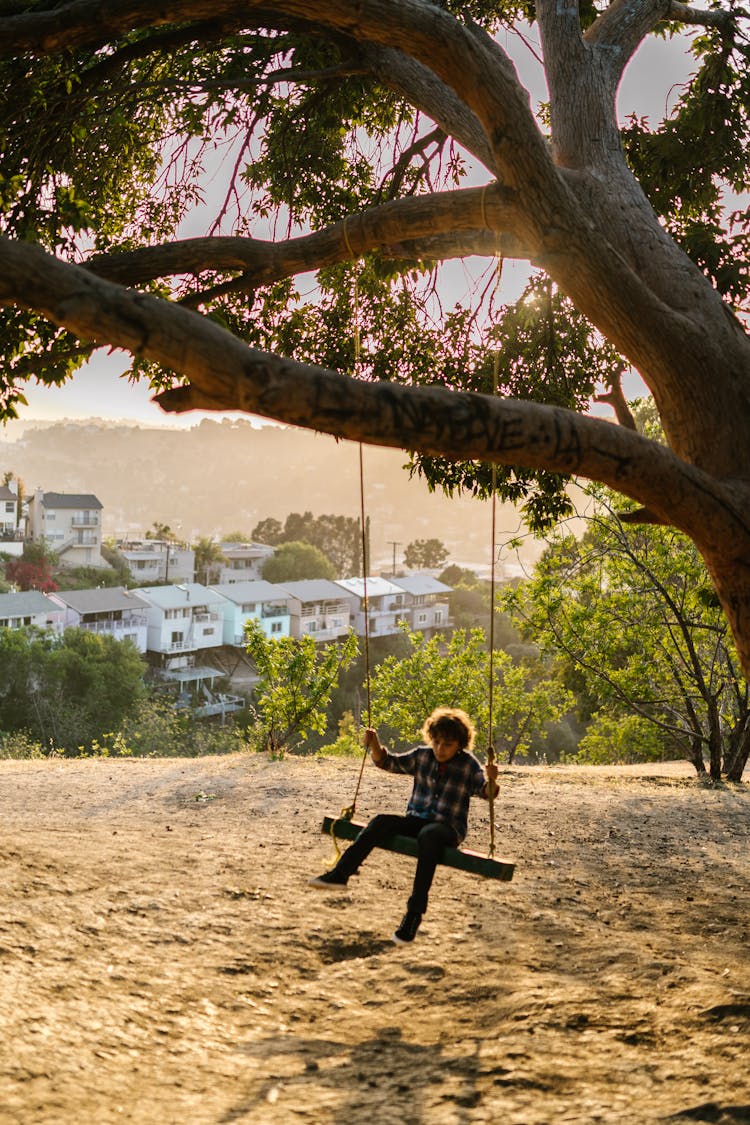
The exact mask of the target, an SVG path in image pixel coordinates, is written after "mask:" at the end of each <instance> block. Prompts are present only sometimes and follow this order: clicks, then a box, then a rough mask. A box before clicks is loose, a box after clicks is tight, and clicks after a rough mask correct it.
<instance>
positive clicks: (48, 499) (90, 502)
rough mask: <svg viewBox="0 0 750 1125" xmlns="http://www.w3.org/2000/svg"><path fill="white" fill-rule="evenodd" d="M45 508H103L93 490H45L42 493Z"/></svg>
mask: <svg viewBox="0 0 750 1125" xmlns="http://www.w3.org/2000/svg"><path fill="white" fill-rule="evenodd" d="M42 503H43V504H44V506H45V508H103V507H104V505H103V504H102V502H101V500H97V498H96V496H94V494H93V492H45V493H43V494H42Z"/></svg>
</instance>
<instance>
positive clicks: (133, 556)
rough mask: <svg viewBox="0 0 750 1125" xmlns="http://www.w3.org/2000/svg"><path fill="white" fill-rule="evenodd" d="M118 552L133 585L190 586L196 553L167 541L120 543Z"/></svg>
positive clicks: (141, 540)
mask: <svg viewBox="0 0 750 1125" xmlns="http://www.w3.org/2000/svg"><path fill="white" fill-rule="evenodd" d="M117 550H118V551H119V552H120V554H121V555H122V557H123V558H124V559H125V561H126V562H127V564H128V568H129V570H130V573H131V574H132V575H133V578H134V579H135V580H136V582H142V583H143V584H144V585H151V583H153V582H193V581H194V580H195V551H194V550H193V549H192V547H187V546H185V545H184V544H182V543H173V542H172V541H171V540H168V539H120V540H118V542H117Z"/></svg>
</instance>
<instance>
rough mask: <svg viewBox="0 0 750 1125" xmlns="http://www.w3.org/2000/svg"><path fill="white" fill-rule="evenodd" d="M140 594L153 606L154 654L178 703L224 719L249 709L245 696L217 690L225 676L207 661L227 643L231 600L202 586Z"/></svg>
mask: <svg viewBox="0 0 750 1125" xmlns="http://www.w3.org/2000/svg"><path fill="white" fill-rule="evenodd" d="M136 593H137V594H139V595H140V596H141V597H142V598H143V600H144V601H145V602H146V603H147V618H148V642H147V644H148V652H149V654H150V655H151V657H152V659H154V660H155V661H156V662H157V663H158V666H159V667H160V669H161V673H162V675H163V677H164V679H165V680H169V681H172V682H173V683H174V684H175V685H176V687H177V689H178V697H177V702H178V704H183V705H185V706H188V705H190V706H193V707H197V709H196V711H195V713H196V714H197V715H198V716H200V717H204V718H205V717H208V716H210V715H220V716H221V717H222V721H223V719H224V717H225V716H226V715H228V714H231V713H232V712H234V711H239V710H240V709H241V708H242V707H244V705H245V701H244V699H242V698H241V697H240V696H237V695H227V694H225V693H220V692H216V691H215V690H214V681H215V680H216V679H220V678H224V676H225V673H224V672H222V670H221V669H220V668H215V667H214V666H213V665H211V664H205V663H203V661H204V660H205V659H206V650H209V653H210V650H211V649H219V648H220V647H221V646H222V644H223V632H224V605H225V602H226V599H225V598H223V597H222V595H221V594H217V593H216V592H215V591H213V590H209V589H208V587H206V586H201V585H200V584H199V583H198V582H184V583H179V584H178V585H176V586H147V587H139V588H138V589H137V590H136ZM198 654H200V660H199V659H197V656H198ZM209 658H210V657H209Z"/></svg>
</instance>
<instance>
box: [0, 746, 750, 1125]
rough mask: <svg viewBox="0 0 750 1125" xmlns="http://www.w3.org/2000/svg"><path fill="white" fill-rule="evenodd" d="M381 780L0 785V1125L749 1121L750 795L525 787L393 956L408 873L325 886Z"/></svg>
mask: <svg viewBox="0 0 750 1125" xmlns="http://www.w3.org/2000/svg"><path fill="white" fill-rule="evenodd" d="M358 768H359V763H357V762H351V761H349V762H343V761H338V760H326V761H318V760H314V759H307V760H304V759H294V758H292V759H286V760H284V761H271V760H269V759H268V758H266V757H264V756H262V755H256V756H244V755H241V756H234V757H226V758H210V759H200V760H194V759H190V760H175V759H164V760H156V761H153V760H152V761H143V760H112V761H108V760H89V761H62V760H51V761H44V762H7V761H4V762H0V787H1V791H2V806H1V807H2V821H1V823H0V856H1V857H2V864H3V872H4V878H3V880H2V888H1V892H0V893H2V899H3V901H2V909H1V910H0V969H1V978H0V1032H1V1034H2V1042H3V1052H2V1061H1V1062H0V1122H2V1123H3V1125H5V1123H10V1122H12V1123H13V1125H16V1123H21V1125H37V1123H45V1125H47V1123H50V1125H52V1123H54V1125H68V1123H73V1122H75V1123H76V1125H107V1123H109V1122H125V1121H126V1122H134V1123H138V1125H141V1123H144V1125H146V1123H148V1125H165V1123H187V1125H203V1123H206V1125H223V1123H226V1122H247V1123H252V1125H256V1123H257V1125H298V1123H311V1125H351V1123H355V1125H356V1123H361V1122H367V1123H369V1125H391V1123H393V1125H402V1123H405V1125H469V1123H472V1125H473V1123H475V1122H476V1123H479V1122H487V1123H489V1122H493V1123H499V1122H502V1123H503V1125H536V1123H540V1125H541V1123H552V1122H555V1123H557V1122H576V1123H586V1122H624V1123H628V1125H634V1123H635V1125H637V1123H640V1122H657V1121H678V1122H718V1123H720V1125H727V1123H735V1122H750V1067H749V1066H748V1059H749V1058H750V1052H749V1043H750V946H749V944H748V929H749V928H750V919H749V916H748V908H749V907H750V894H749V893H748V857H749V855H750V848H749V847H748V844H749V837H750V819H749V817H748V814H749V813H750V786H748V785H747V784H745V785H742V786H727V787H717V788H712V787H703V786H700V785H698V784H697V782H696V780H695V778H694V774H692V771H691V769H690V767H689V766H688V765H687V764H684V765H683V764H675V765H673V766H661V767H652V769H651V770H650V771H646V770H645V769H644V767H637V768H636V767H623V768H620V769H614V770H606V769H601V768H599V769H588V770H585V769H576V768H559V769H558V768H550V769H543V768H517V769H513V770H506V771H505V772H503V773H502V774H501V778H500V780H501V783H502V795H501V797H500V798H499V801H498V807H497V810H496V812H497V854H498V855H499V856H502V857H504V858H505V857H507V858H511V859H513V860H514V861H515V863H516V872H515V876H514V879H513V881H512V882H511V883H500V882H495V881H491V880H487V879H482V878H479V877H477V876H474V875H469V874H466V873H463V872H459V871H453V870H450V869H447V868H442V867H441V868H439V869H438V875H437V878H436V882H435V885H434V888H433V896H432V899H431V903H430V910H429V912H428V914H427V915H426V917H425V921H424V923H423V926H422V929H421V931H420V933H419V936H418V938H417V941H416V942H415V943H414V945H413V946H395V945H393V944H392V943H391V941H390V940H389V938H390V934H391V933H392V931H393V929H394V926H395V925H396V924H397V923H398V921H399V920H400V918H401V914H402V912H403V906H404V903H405V899H406V897H407V894H408V890H409V887H410V882H411V876H412V873H413V860H410V859H407V858H404V857H399V856H395V855H392V854H390V853H387V852H376V853H374V854H373V856H372V857H371V858H370V860H369V861H368V864H367V865H366V866H365V867H364V868H363V870H362V872H361V874H360V876H359V877H358V878H357V879H354V880H352V882H351V884H350V888H347V889H346V890H345V891H343V892H334V893H333V894H326V893H325V892H321V891H318V890H316V889H314V888H312V887H309V886H308V885H307V882H306V880H307V879H308V878H309V877H310V876H311V875H314V874H319V873H320V871H322V870H324V869H325V868H326V866H327V864H328V861H329V860H330V858H331V852H332V848H331V844H330V841H329V840H328V839H327V838H326V837H324V836H321V834H320V831H319V828H320V820H321V818H322V815H323V814H324V813H325V812H330V813H338V812H339V811H340V810H341V809H342V808H343V807H344V806H346V805H348V804H350V803H351V800H352V797H353V793H354V787H355V783H356V776H357V772H358ZM408 788H409V781H408V779H406V778H401V777H395V776H392V775H387V774H383V773H380V772H379V771H377V770H375V769H373V767H372V766H368V767H367V769H366V770H365V773H364V777H363V782H362V789H361V792H360V797H359V801H358V808H357V814H358V818H360V817H362V818H366V817H368V816H369V815H371V814H372V813H374V812H376V811H402V810H403V807H404V805H405V801H406V798H407V796H408ZM487 840H488V817H487V806H486V804H483V803H482V802H474V808H473V816H472V823H471V831H470V836H469V839H468V840H467V845H469V846H471V847H474V848H477V849H481V850H484V849H485V848H486V846H487Z"/></svg>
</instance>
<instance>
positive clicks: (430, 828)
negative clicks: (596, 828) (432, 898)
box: [334, 813, 458, 914]
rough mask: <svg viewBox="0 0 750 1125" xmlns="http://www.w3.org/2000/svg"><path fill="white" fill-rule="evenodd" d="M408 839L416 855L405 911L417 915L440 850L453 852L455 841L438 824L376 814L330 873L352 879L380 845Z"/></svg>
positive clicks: (423, 906)
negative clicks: (393, 838)
mask: <svg viewBox="0 0 750 1125" xmlns="http://www.w3.org/2000/svg"><path fill="white" fill-rule="evenodd" d="M397 834H398V835H400V836H411V837H413V838H414V839H416V841H417V848H418V850H419V855H418V858H417V870H416V872H415V874H414V886H413V887H412V892H411V898H410V899H409V903H408V909H409V910H413V911H415V913H417V914H424V912H425V911H426V910H427V897H428V895H429V893H430V887H431V886H432V880H433V877H434V875H435V868H436V867H437V864H438V861H439V859H440V857H441V854H442V851H443V848H444V847H450V848H455V847H456V846H457V844H458V837H457V836H456V833H455V831H454V830H453V829H452V828H451V826H450V825H449V824H446V823H445V822H444V821H442V820H425V819H424V817H421V816H395V815H393V814H390V813H380V814H378V816H374V817H373V818H372V820H371V821H370V823H369V824H368V825H367V826H366V827H365V828H363V829H362V831H361V832H360V834H359V836H357V839H356V840H355V841H354V843H353V844H351V846H350V847H348V848H347V849H346V851H345V852H344V854H343V855H342V857H341V859H340V860H339V861H338V863H337V864H336V867H335V868H334V870H335V871H336V872H337V874H339V875H344V876H345V877H346V878H347V879H348V878H349V876H350V875H353V874H354V873H355V872H356V871H357V870H358V869H359V867H360V864H362V863H363V862H364V861H365V860H366V859H367V857H368V855H369V854H370V852H371V851H372V849H373V848H375V847H377V846H378V845H379V844H383V843H384V842H385V840H387V838H388V837H389V836H395V835H397Z"/></svg>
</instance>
